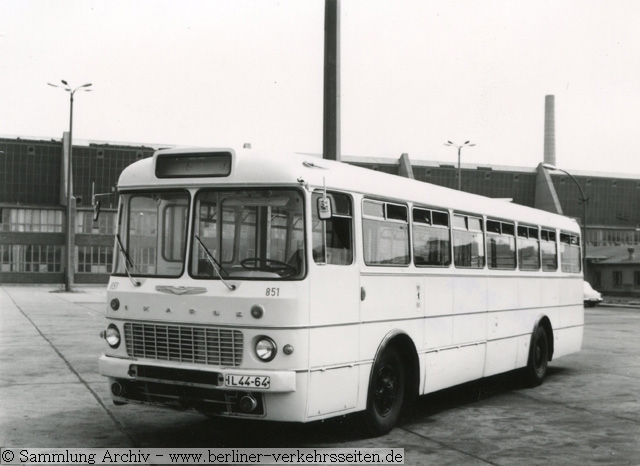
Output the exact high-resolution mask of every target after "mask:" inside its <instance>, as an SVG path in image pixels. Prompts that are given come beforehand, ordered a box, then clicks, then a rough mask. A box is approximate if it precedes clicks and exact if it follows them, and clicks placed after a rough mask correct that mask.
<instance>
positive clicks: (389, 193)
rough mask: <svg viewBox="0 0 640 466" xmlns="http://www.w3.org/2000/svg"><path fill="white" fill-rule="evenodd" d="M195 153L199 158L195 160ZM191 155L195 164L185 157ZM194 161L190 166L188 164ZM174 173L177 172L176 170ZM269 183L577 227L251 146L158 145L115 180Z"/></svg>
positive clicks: (142, 185) (162, 184) (137, 183)
mask: <svg viewBox="0 0 640 466" xmlns="http://www.w3.org/2000/svg"><path fill="white" fill-rule="evenodd" d="M224 154H226V155H227V156H229V157H228V158H227V160H229V159H230V166H229V167H228V172H227V171H224V170H225V169H226V168H225V169H223V168H222V166H223V165H221V164H217V165H210V167H212V168H211V170H212V172H211V173H215V174H214V175H213V176H206V175H204V176H203V171H202V170H203V167H205V168H204V169H205V170H208V168H207V165H203V164H202V163H201V160H200V159H198V157H200V158H201V159H204V158H206V157H209V156H211V157H217V156H221V157H222V156H223V155H224ZM159 158H161V159H163V160H168V161H170V162H169V163H173V161H175V162H176V163H180V166H179V167H178V168H176V171H175V172H167V173H171V174H170V176H163V175H161V177H158V176H157V173H158V172H157V168H158V165H157V164H158V159H159ZM197 159H198V160H197ZM187 160H189V161H194V163H193V164H191V165H190V164H189V163H188V162H186V161H187ZM190 167H192V168H190ZM176 173H177V175H176ZM218 185H222V186H246V185H252V186H273V185H280V186H286V185H289V186H291V185H298V186H300V185H304V186H307V187H309V188H310V189H316V188H321V187H323V186H324V185H326V187H327V189H332V190H339V191H351V192H358V193H362V194H365V195H368V196H371V197H374V198H380V199H386V200H396V201H410V202H412V203H414V204H419V205H423V206H425V207H433V208H441V209H452V210H454V211H459V212H465V213H469V214H480V215H486V216H488V217H492V218H496V219H504V220H516V221H518V222H522V223H527V224H531V225H540V226H548V227H554V228H556V227H557V228H560V229H563V230H567V231H571V232H576V233H579V231H580V228H579V226H578V224H577V222H576V221H575V220H574V219H571V218H568V217H564V216H562V215H557V214H553V213H550V212H546V211H543V210H539V209H534V208H531V207H527V206H522V205H519V204H514V203H512V202H509V201H505V200H499V199H491V198H488V197H484V196H480V195H477V194H471V193H466V192H463V191H457V190H454V189H450V188H445V187H442V186H437V185H433V184H430V183H426V182H422V181H417V180H412V179H408V178H404V177H400V176H396V175H390V174H387V173H383V172H378V171H375V170H370V169H367V168H362V167H357V166H354V165H349V164H347V163H342V162H336V161H331V160H324V159H321V158H318V157H314V156H309V155H300V154H295V153H278V154H273V153H264V152H259V151H257V150H255V149H238V150H235V149H232V148H228V147H223V148H211V149H170V150H160V151H157V152H155V153H154V155H153V157H151V158H148V159H144V160H140V161H138V162H135V163H133V164H131V165H129V166H128V167H126V168H125V169H124V170H123V172H122V174H121V175H120V178H119V180H118V189H120V190H123V189H124V190H128V189H158V188H171V187H176V188H177V187H185V188H187V187H198V186H218Z"/></svg>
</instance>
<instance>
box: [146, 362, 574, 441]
mask: <svg viewBox="0 0 640 466" xmlns="http://www.w3.org/2000/svg"><path fill="white" fill-rule="evenodd" d="M566 371H567V369H566V368H562V367H549V369H548V372H547V377H548V378H549V379H553V378H554V377H557V376H560V375H561V374H562V373H563V372H566ZM525 388H526V387H525V385H524V384H523V382H522V381H521V378H520V377H519V376H518V374H517V373H515V372H510V373H506V374H500V375H496V376H492V377H487V378H484V379H480V380H477V381H473V382H469V383H465V384H463V385H458V386H455V387H452V388H448V389H445V390H441V391H438V392H434V393H431V394H428V395H424V396H421V397H419V398H418V399H417V400H415V401H414V403H413V404H412V405H411V410H410V413H411V414H410V415H409V416H406V417H405V418H404V419H403V420H402V421H401V422H400V423H399V424H398V428H403V427H407V426H410V425H411V424H414V423H424V422H429V418H430V417H434V416H435V415H437V414H439V413H441V412H445V411H447V410H454V409H456V408H461V407H464V406H468V405H472V404H474V403H481V402H482V401H484V400H488V399H491V398H494V397H499V396H501V395H504V394H506V393H510V392H513V391H516V390H522V389H525ZM146 435H149V436H152V439H151V438H150V439H146V440H145V439H139V440H140V443H141V444H140V445H137V446H144V447H160V446H163V447H173V448H184V447H194V448H205V447H210V448H305V447H322V446H323V445H325V444H331V445H332V446H334V447H335V446H336V444H344V446H345V448H346V447H347V446H350V444H351V445H353V443H354V442H357V441H362V440H365V439H367V438H369V435H368V434H367V432H366V431H365V429H364V428H363V422H362V417H361V415H358V414H354V415H349V416H343V417H338V418H333V419H328V420H326V421H318V422H311V423H308V424H294V423H285V422H269V421H253V420H247V419H225V418H211V419H207V418H205V417H203V418H202V420H196V421H195V422H189V423H187V424H183V425H181V426H175V427H173V428H171V429H167V430H165V429H163V428H161V429H149V430H148V431H147V433H146V434H145V436H146ZM149 443H152V444H149Z"/></svg>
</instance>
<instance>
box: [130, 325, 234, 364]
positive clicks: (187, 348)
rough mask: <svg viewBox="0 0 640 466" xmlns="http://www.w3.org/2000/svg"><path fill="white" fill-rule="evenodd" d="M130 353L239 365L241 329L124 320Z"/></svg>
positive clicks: (141, 356) (162, 358)
mask: <svg viewBox="0 0 640 466" xmlns="http://www.w3.org/2000/svg"><path fill="white" fill-rule="evenodd" d="M124 339H125V342H126V346H127V354H128V355H129V356H131V357H134V358H149V359H157V360H163V361H180V362H192V363H196V364H212V365H216V366H231V367H237V366H240V365H241V364H242V348H243V338H242V332H240V331H238V330H229V329H217V328H205V327H189V326H184V325H157V324H142V323H136V322H127V323H125V324H124Z"/></svg>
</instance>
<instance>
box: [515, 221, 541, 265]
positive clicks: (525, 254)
mask: <svg viewBox="0 0 640 466" xmlns="http://www.w3.org/2000/svg"><path fill="white" fill-rule="evenodd" d="M518 263H519V264H520V270H540V239H539V235H538V228H537V227H527V226H524V225H519V226H518Z"/></svg>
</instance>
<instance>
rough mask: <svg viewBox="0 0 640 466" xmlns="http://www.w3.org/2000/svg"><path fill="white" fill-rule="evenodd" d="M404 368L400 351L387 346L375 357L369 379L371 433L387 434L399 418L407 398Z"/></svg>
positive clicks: (368, 399)
mask: <svg viewBox="0 0 640 466" xmlns="http://www.w3.org/2000/svg"><path fill="white" fill-rule="evenodd" d="M405 387H406V377H405V368H404V365H403V363H402V358H401V357H400V353H399V352H398V351H397V350H396V349H395V348H387V349H386V350H384V351H383V352H382V354H381V355H380V356H379V357H378V359H377V360H376V362H375V364H374V366H373V372H372V374H371V380H370V382H369V394H368V397H367V410H366V412H365V416H366V419H365V420H366V426H367V429H368V431H369V433H370V434H372V435H373V436H376V437H378V436H380V435H384V434H387V433H389V432H390V431H391V429H393V427H394V426H395V425H396V423H397V422H398V419H399V418H400V414H401V412H402V404H403V402H404V398H405Z"/></svg>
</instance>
